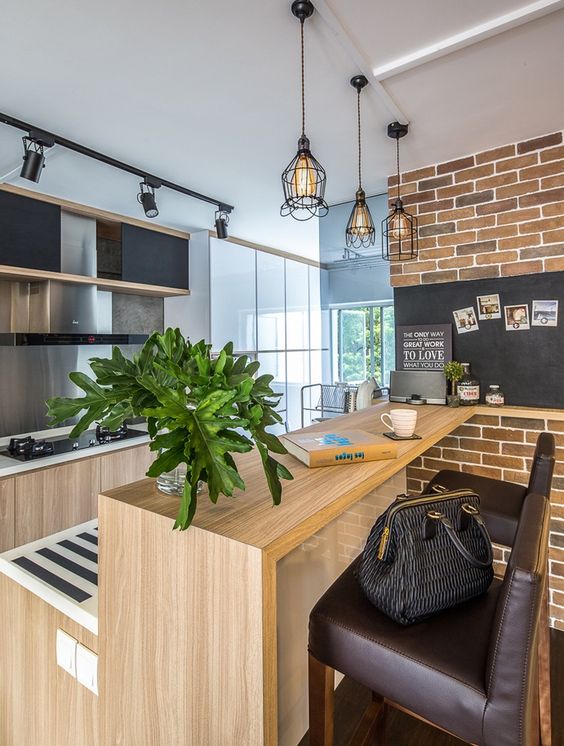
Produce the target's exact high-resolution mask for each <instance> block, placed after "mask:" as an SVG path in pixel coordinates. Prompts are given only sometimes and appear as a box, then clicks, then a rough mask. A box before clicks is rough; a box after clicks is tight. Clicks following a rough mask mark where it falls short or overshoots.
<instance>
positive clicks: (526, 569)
mask: <svg viewBox="0 0 564 746" xmlns="http://www.w3.org/2000/svg"><path fill="white" fill-rule="evenodd" d="M549 517H550V503H549V501H548V500H547V499H546V497H544V496H543V495H538V494H529V495H527V497H526V498H525V502H524V504H523V509H522V511H521V517H520V519H519V525H518V528H517V534H516V536H515V542H514V544H513V549H512V551H511V556H510V558H509V563H508V565H507V571H506V574H505V578H504V580H503V586H502V589H501V592H500V596H499V601H498V605H497V609H496V615H495V619H494V624H493V627H492V634H491V638H490V646H489V652H488V665H487V669H486V682H485V684H486V693H487V699H488V701H487V704H486V709H485V713H484V719H483V731H484V742H485V743H503V744H512V746H534V744H536V743H538V719H537V707H536V701H537V700H536V697H537V696H538V692H537V665H536V661H537V655H536V650H537V644H536V643H537V631H538V626H539V615H540V604H541V600H542V598H543V592H544V588H545V585H546V582H547V559H548V557H547V555H548V531H549ZM496 734H497V738H496ZM500 734H503V737H502V738H500Z"/></svg>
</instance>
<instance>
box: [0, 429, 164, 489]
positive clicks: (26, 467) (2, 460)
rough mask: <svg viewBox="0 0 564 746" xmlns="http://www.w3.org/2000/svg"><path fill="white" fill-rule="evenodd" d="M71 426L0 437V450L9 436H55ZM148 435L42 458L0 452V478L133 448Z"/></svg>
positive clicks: (66, 432) (4, 447) (68, 431)
mask: <svg viewBox="0 0 564 746" xmlns="http://www.w3.org/2000/svg"><path fill="white" fill-rule="evenodd" d="M131 429H132V430H144V431H145V430H146V429H147V427H146V425H145V423H144V422H142V423H140V424H135V425H131ZM71 430H72V427H57V428H51V429H49V430H40V431H38V432H35V433H24V434H18V435H14V436H9V437H6V438H0V451H3V450H5V449H6V448H7V447H8V443H9V442H10V437H14V438H17V437H25V436H26V435H31V436H32V437H33V438H35V439H36V440H41V439H42V438H56V437H58V436H61V435H68V434H69V433H70V431H71ZM149 440H150V439H149V436H148V435H146V436H144V437H138V438H130V439H128V440H114V441H113V442H112V443H106V444H104V445H96V446H92V447H91V448H82V449H81V450H78V451H70V452H69V453H60V454H57V455H54V456H44V457H43V458H38V459H31V460H30V461H17V460H16V459H13V458H10V457H9V456H4V455H2V454H0V479H2V478H3V477H10V476H13V475H15V474H22V473H24V472H26V471H36V470H37V469H47V468H49V467H50V466H57V465H58V464H66V463H68V462H69V461H77V460H79V459H83V458H90V457H91V456H103V455H104V454H106V453H112V452H113V451H120V450H122V449H123V448H133V447H134V446H139V445H143V444H144V443H148V442H149Z"/></svg>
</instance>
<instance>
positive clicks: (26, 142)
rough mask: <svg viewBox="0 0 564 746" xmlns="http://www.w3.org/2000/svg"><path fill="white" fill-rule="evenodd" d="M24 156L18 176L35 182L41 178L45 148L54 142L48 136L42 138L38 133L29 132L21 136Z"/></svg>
mask: <svg viewBox="0 0 564 746" xmlns="http://www.w3.org/2000/svg"><path fill="white" fill-rule="evenodd" d="M22 142H23V146H24V156H23V165H22V170H21V171H20V176H21V177H22V179H27V180H28V181H35V183H36V184H37V183H38V181H39V179H40V178H41V172H42V171H43V169H44V168H45V148H50V147H51V146H52V145H53V144H54V143H53V142H52V141H51V140H50V139H48V138H45V139H44V138H42V137H41V135H40V134H38V133H35V132H30V133H29V135H26V136H25V137H22Z"/></svg>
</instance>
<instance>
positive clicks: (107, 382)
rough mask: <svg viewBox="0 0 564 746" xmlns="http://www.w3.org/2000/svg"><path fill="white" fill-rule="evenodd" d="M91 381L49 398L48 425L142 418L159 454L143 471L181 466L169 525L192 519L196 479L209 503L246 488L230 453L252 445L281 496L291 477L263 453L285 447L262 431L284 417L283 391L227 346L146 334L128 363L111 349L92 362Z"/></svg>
mask: <svg viewBox="0 0 564 746" xmlns="http://www.w3.org/2000/svg"><path fill="white" fill-rule="evenodd" d="M90 366H91V369H92V373H93V376H94V377H93V378H92V377H90V376H87V375H86V374H85V373H80V372H76V373H71V375H70V378H71V380H72V381H73V383H75V384H76V385H77V386H78V387H79V388H80V389H81V390H82V392H83V393H84V395H83V396H80V397H76V398H72V397H53V398H51V399H49V401H48V402H47V404H48V414H49V416H50V418H51V424H58V423H62V422H65V421H67V420H69V419H76V418H78V422H77V423H76V425H75V426H74V428H73V430H72V435H73V436H76V435H78V434H80V433H81V432H83V431H84V430H86V429H87V428H88V427H90V426H91V425H92V424H93V423H94V422H102V423H103V424H104V425H106V426H108V427H111V428H112V429H113V428H116V427H118V426H119V425H121V423H122V422H123V421H124V420H125V419H126V418H130V417H137V416H142V417H146V418H147V427H148V431H149V435H150V437H151V449H152V450H153V451H158V455H157V457H156V459H155V461H154V462H153V464H152V465H151V467H150V469H149V471H148V474H149V476H153V477H156V476H159V475H160V474H162V473H164V472H167V471H171V470H172V469H174V468H176V467H177V466H178V465H179V464H181V463H185V464H186V467H187V471H186V483H185V486H184V491H183V495H182V499H181V501H180V508H179V512H178V516H177V520H176V523H175V528H180V529H186V528H188V526H189V525H190V523H191V522H192V520H193V517H194V514H195V511H196V505H197V492H198V483H199V481H200V480H201V481H203V482H206V483H207V485H208V494H209V498H210V500H212V501H213V502H216V501H217V499H218V498H219V495H221V494H223V495H227V496H231V495H233V493H234V492H235V490H236V489H239V490H244V489H245V483H244V481H243V479H242V478H241V475H240V474H239V471H238V469H237V464H236V462H235V460H234V459H233V455H232V454H234V453H245V452H247V451H250V450H251V449H252V448H253V445H256V446H257V448H258V450H259V453H260V457H261V459H262V463H263V468H264V472H265V475H266V479H267V483H268V486H269V489H270V492H271V494H272V499H273V502H274V503H275V504H278V503H279V502H280V500H281V496H282V485H281V481H280V480H281V479H291V478H292V475H291V474H290V472H289V471H288V470H287V469H286V467H284V466H283V465H282V464H280V463H278V462H277V461H276V460H275V459H274V458H272V456H271V455H270V451H272V452H275V453H286V449H285V448H284V446H283V445H282V443H281V442H280V441H279V440H278V438H277V437H276V436H274V435H272V434H271V433H269V432H268V430H267V428H268V427H269V426H270V425H272V424H274V423H277V422H280V421H281V418H280V416H279V415H278V413H277V412H275V411H274V407H275V406H277V405H278V401H279V398H280V394H276V393H275V392H274V391H273V390H272V388H271V386H270V384H271V383H272V376H270V375H262V376H259V377H257V378H255V374H256V373H257V371H258V369H259V367H260V366H259V363H258V362H249V358H248V357H247V356H246V355H242V356H240V357H238V358H235V357H234V355H233V344H232V343H231V342H229V343H228V344H226V345H225V347H224V348H223V350H221V351H220V352H219V355H218V356H217V357H216V358H214V357H212V355H211V345H209V344H207V343H206V342H205V341H204V340H201V341H200V342H197V343H196V344H191V343H190V342H188V341H187V340H185V339H184V338H183V336H182V334H181V332H180V330H179V329H167V330H166V331H165V333H164V334H159V333H157V332H155V333H153V334H151V335H150V337H149V338H148V339H147V341H146V343H145V344H144V346H143V348H142V350H141V351H140V352H139V353H138V354H136V355H135V356H134V357H133V359H132V360H129V359H128V358H126V357H125V356H124V355H123V353H122V352H121V350H120V349H119V348H117V347H114V348H113V350H112V355H111V357H110V358H92V359H91V360H90Z"/></svg>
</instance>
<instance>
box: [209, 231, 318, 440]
mask: <svg viewBox="0 0 564 746" xmlns="http://www.w3.org/2000/svg"><path fill="white" fill-rule="evenodd" d="M319 283H320V272H319V269H318V268H317V267H314V266H311V265H308V264H304V263H303V262H300V261H294V260H292V259H286V258H285V257H281V256H278V255H276V254H269V253H266V252H264V251H258V250H255V249H252V248H249V247H247V246H239V245H238V244H234V243H231V242H226V241H218V240H216V239H211V241H210V301H211V302H210V309H211V341H212V348H213V350H214V351H217V350H219V349H221V348H222V347H223V345H224V344H226V342H228V341H233V342H234V345H235V349H236V352H238V353H240V354H246V355H249V356H250V357H252V358H253V359H256V360H258V361H259V362H260V363H261V372H262V373H270V374H271V375H273V376H274V382H273V388H274V390H275V391H277V392H279V393H281V394H282V399H281V401H280V407H279V409H280V412H281V414H282V417H283V418H284V421H285V423H287V426H288V428H289V429H290V430H294V429H296V428H298V427H300V425H301V405H300V391H301V388H302V386H304V385H306V384H309V383H311V382H314V383H317V382H319V381H321V368H322V358H323V355H325V356H326V357H327V359H328V356H329V351H328V349H326V350H324V349H323V347H322V341H321V339H322V333H321V307H320V287H319ZM282 429H283V428H282Z"/></svg>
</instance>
